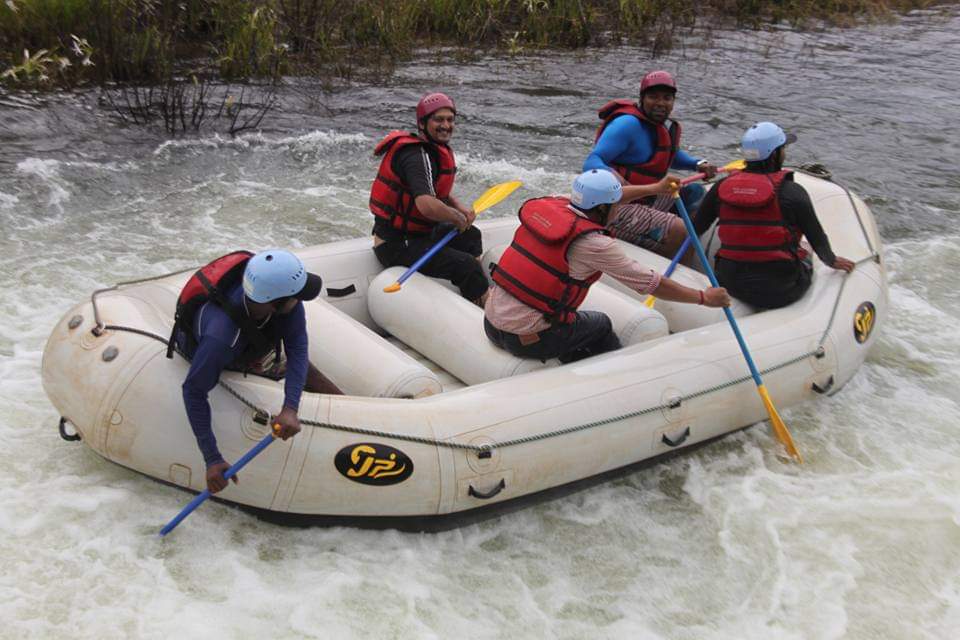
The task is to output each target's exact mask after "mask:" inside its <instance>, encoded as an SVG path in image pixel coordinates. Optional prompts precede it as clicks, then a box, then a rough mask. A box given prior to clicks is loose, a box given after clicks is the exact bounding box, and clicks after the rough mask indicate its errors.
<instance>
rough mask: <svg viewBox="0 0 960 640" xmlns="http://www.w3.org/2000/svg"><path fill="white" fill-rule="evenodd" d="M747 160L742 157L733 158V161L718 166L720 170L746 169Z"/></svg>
mask: <svg viewBox="0 0 960 640" xmlns="http://www.w3.org/2000/svg"><path fill="white" fill-rule="evenodd" d="M746 168H747V161H746V160H744V159H742V158H741V159H740V160H734V161H733V162H728V163H727V164H725V165H723V167H721V168H720V171H737V170H739V169H746Z"/></svg>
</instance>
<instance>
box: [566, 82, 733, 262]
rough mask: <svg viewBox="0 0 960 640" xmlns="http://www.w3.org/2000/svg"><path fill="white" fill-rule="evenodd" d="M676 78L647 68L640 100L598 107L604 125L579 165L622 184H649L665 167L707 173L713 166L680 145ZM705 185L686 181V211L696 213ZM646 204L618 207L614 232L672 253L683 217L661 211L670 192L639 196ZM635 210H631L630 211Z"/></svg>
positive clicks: (682, 234)
mask: <svg viewBox="0 0 960 640" xmlns="http://www.w3.org/2000/svg"><path fill="white" fill-rule="evenodd" d="M676 94H677V83H676V81H675V80H674V79H673V76H672V75H671V74H670V73H669V72H667V71H652V72H650V73H648V74H647V75H645V76H644V77H643V80H642V81H641V82H640V101H639V102H633V101H631V100H612V101H610V102H608V103H607V104H605V105H604V106H603V107H602V108H601V109H600V111H599V115H600V119H601V120H603V124H601V125H600V128H599V129H598V131H597V136H596V142H595V145H594V147H593V150H592V151H591V152H590V155H588V156H587V159H586V160H585V161H584V163H583V170H584V171H589V170H590V169H607V170H609V171H613V172H614V173H616V174H617V175H619V176H620V179H621V182H623V183H624V184H634V185H646V184H654V183H656V182H658V181H659V180H661V179H663V178H664V177H665V176H666V175H667V172H668V171H669V170H670V169H680V170H686V171H700V172H703V173H705V174H706V175H707V177H708V178H712V177H713V176H714V175H716V172H717V168H716V167H715V166H714V165H712V164H710V163H709V162H707V161H706V160H704V159H702V158H696V157H694V156H692V155H690V154H689V153H687V152H686V151H684V150H683V149H681V148H680V123H679V122H676V121H674V120H671V119H670V114H671V113H672V112H673V105H674V101H675V99H676ZM703 193H704V189H703V187H701V186H700V185H687V186H686V187H684V188H683V189H681V197H682V198H683V201H684V203H685V204H686V205H687V209H688V211H690V213H691V214H696V210H697V206H698V205H699V201H700V200H701V199H702V198H703ZM642 204H644V205H652V206H654V207H655V208H656V209H659V210H661V212H662V213H657V212H654V211H651V210H650V208H649V206H645V207H644V208H643V209H640V208H639V207H638V208H637V210H636V211H631V210H630V209H628V208H623V209H622V210H621V214H620V215H619V216H618V217H617V219H616V220H614V221H613V222H612V223H611V224H610V230H611V231H612V232H613V233H614V235H616V236H617V237H619V238H621V239H624V240H627V241H629V242H632V243H633V244H637V245H640V246H642V247H645V248H648V249H652V250H654V251H659V252H662V253H672V251H675V250H676V249H677V248H678V247H679V246H680V244H681V243H682V242H683V240H684V239H685V238H686V232H685V230H684V227H683V222H682V221H680V220H679V219H678V218H676V217H675V216H671V215H669V214H667V213H665V211H666V210H669V208H670V207H671V205H672V201H671V199H670V197H669V196H667V197H665V198H659V199H657V200H656V201H653V200H651V199H648V200H645V201H643V203H642ZM632 214H635V215H632Z"/></svg>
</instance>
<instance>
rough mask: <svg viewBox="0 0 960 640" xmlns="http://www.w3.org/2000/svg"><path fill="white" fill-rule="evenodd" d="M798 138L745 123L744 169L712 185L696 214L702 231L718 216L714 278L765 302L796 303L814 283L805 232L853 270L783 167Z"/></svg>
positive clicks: (833, 260)
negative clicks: (836, 252) (789, 148)
mask: <svg viewBox="0 0 960 640" xmlns="http://www.w3.org/2000/svg"><path fill="white" fill-rule="evenodd" d="M796 139H797V138H796V136H794V135H793V134H790V135H787V134H786V133H784V131H783V129H781V128H780V127H778V126H777V125H775V124H774V123H772V122H759V123H757V124H755V125H753V126H752V127H750V128H749V129H747V132H746V133H745V134H744V135H743V140H742V142H741V145H740V146H741V149H742V150H743V156H744V158H745V159H746V160H747V167H746V169H744V170H743V171H741V172H739V173H736V174H734V175H732V176H730V177H729V178H726V179H724V180H721V181H720V182H718V183H717V185H716V186H715V187H714V188H713V189H711V190H710V192H709V193H708V194H707V195H706V197H705V198H704V199H703V204H702V205H701V207H700V213H699V215H698V216H697V219H696V222H695V226H696V229H697V233H700V234H702V233H703V232H704V231H706V230H707V229H708V228H709V227H710V225H711V224H713V221H714V220H718V222H717V225H718V226H717V230H718V231H717V233H718V234H719V236H720V249H719V250H718V251H717V257H716V273H717V279H718V280H719V281H720V283H721V284H722V285H723V286H724V287H726V288H727V289H729V291H730V293H731V295H733V296H734V297H736V298H739V299H740V300H743V301H744V302H746V303H747V304H750V305H753V306H754V307H758V308H761V309H776V308H779V307H784V306H786V305H788V304H791V303H793V302H795V301H797V300H799V299H800V298H801V297H802V296H803V294H804V293H805V292H806V290H807V289H808V288H809V287H810V283H811V280H812V278H813V265H812V263H811V257H810V255H809V253H808V252H807V251H806V249H804V248H803V247H802V246H800V239H801V238H802V237H803V236H806V238H807V240H808V241H809V242H810V245H811V246H812V247H813V250H814V251H815V252H816V254H817V256H819V258H820V259H821V260H823V262H824V263H825V264H827V265H828V266H830V267H833V268H834V269H838V270H840V271H845V272H848V273H849V272H850V271H851V270H853V267H854V263H853V262H851V261H850V260H848V259H846V258H841V257H839V256H835V255H834V254H833V250H832V249H831V248H830V240H829V239H828V238H827V234H826V233H824V231H823V227H821V226H820V221H819V220H818V219H817V214H816V212H815V211H814V209H813V204H812V203H811V202H810V196H809V195H808V194H807V192H806V190H805V189H804V188H803V187H802V186H800V185H799V184H797V183H795V182H794V181H793V172H792V171H789V170H784V169H783V161H784V158H785V157H786V146H787V145H788V144H790V143H791V142H795V141H796Z"/></svg>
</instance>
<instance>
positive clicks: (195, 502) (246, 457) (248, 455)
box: [160, 424, 280, 538]
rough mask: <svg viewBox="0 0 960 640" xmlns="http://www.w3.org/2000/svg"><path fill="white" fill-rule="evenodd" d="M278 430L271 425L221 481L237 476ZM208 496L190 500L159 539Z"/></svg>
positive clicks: (273, 437)
mask: <svg viewBox="0 0 960 640" xmlns="http://www.w3.org/2000/svg"><path fill="white" fill-rule="evenodd" d="M279 428H280V425H278V424H275V425H273V430H272V431H271V432H270V433H268V434H267V435H266V436H264V437H263V440H261V441H260V442H258V443H257V444H256V445H254V447H253V448H252V449H250V451H247V452H246V453H245V454H243V457H242V458H240V459H239V460H237V461H236V462H235V463H234V464H233V466H231V467H230V468H229V469H227V470H226V471H224V472H223V479H224V480H229V479H230V478H232V477H233V476H235V475H237V472H239V471H240V469H243V467H244V466H245V465H246V464H247V463H248V462H250V461H251V460H253V459H254V458H256V457H257V455H258V454H259V453H260V452H261V451H263V450H264V449H266V448H267V447H268V446H270V443H272V442H273V441H274V440H275V439H276V437H277V436H276V432H277V429H279ZM210 495H211V494H210V490H209V489H204V490H203V491H202V492H201V493H200V494H199V495H197V496H196V497H195V498H194V499H193V500H191V501H190V503H189V504H188V505H187V506H185V507H184V508H183V509H182V510H181V511H180V513H178V514H177V515H176V516H174V518H173V520H171V521H170V522H168V523H167V524H166V525H165V526H164V527H163V529H160V537H161V538H162V537H163V536H165V535H167V534H168V533H170V532H171V531H173V530H174V529H175V528H176V527H177V525H178V524H180V523H181V522H182V521H183V519H184V518H186V517H187V516H188V515H190V514H191V513H193V510H194V509H196V508H197V507H199V506H200V505H201V504H203V503H204V501H206V499H207V498H209V497H210Z"/></svg>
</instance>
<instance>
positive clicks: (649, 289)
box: [569, 234, 730, 307]
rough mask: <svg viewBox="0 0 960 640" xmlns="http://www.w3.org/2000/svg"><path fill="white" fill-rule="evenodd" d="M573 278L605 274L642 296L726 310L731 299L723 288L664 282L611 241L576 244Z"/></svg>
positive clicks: (573, 246)
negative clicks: (593, 273)
mask: <svg viewBox="0 0 960 640" xmlns="http://www.w3.org/2000/svg"><path fill="white" fill-rule="evenodd" d="M569 258H570V267H571V275H572V276H574V277H576V278H583V277H585V275H586V274H587V273H589V272H590V271H602V272H604V273H606V274H609V275H610V276H611V277H613V278H615V279H616V280H618V281H620V282H622V283H623V284H625V285H627V286H628V287H630V288H631V289H633V290H634V291H636V292H637V293H640V294H654V295H656V296H657V297H658V298H662V299H664V300H673V301H676V302H687V303H690V304H704V305H706V306H708V307H725V306H728V305H729V304H730V296H729V295H728V294H727V290H726V289H724V288H722V287H716V288H715V287H709V288H707V289H704V290H702V291H701V290H699V289H691V288H690V287H686V286H684V285H682V284H680V283H678V282H675V281H673V280H671V279H670V278H665V277H663V276H661V275H660V274H659V273H657V272H656V271H654V270H653V269H651V268H649V267H646V266H644V265H641V264H640V263H639V262H637V261H636V260H633V259H632V258H630V257H629V256H627V254H625V253H624V252H623V251H622V250H621V249H620V248H619V247H618V246H617V245H616V241H615V240H613V239H612V238H609V237H606V236H601V235H594V234H591V235H588V236H584V237H582V238H579V239H577V240H574V241H573V243H572V244H571V245H570V250H569Z"/></svg>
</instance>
